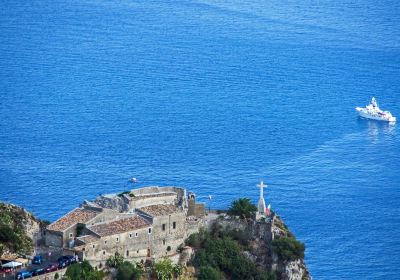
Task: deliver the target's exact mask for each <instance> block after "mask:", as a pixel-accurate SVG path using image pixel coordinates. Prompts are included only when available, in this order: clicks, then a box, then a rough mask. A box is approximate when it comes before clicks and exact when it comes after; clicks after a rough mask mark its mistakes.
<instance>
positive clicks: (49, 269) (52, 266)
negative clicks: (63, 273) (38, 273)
mask: <svg viewBox="0 0 400 280" xmlns="http://www.w3.org/2000/svg"><path fill="white" fill-rule="evenodd" d="M56 270H58V264H57V263H51V264H49V265H48V266H46V268H45V271H46V273H47V272H53V271H56Z"/></svg>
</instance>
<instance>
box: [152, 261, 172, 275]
mask: <svg viewBox="0 0 400 280" xmlns="http://www.w3.org/2000/svg"><path fill="white" fill-rule="evenodd" d="M154 268H155V271H156V275H157V279H158V280H171V279H172V278H173V276H174V268H173V266H172V261H171V260H170V259H165V258H164V259H162V260H160V261H158V262H157V263H156V264H155V265H154Z"/></svg>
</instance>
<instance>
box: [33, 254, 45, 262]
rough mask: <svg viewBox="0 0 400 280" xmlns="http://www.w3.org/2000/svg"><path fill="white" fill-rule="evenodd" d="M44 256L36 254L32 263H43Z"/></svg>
mask: <svg viewBox="0 0 400 280" xmlns="http://www.w3.org/2000/svg"><path fill="white" fill-rule="evenodd" d="M42 262H43V258H42V256H41V255H36V256H34V257H33V260H32V264H42Z"/></svg>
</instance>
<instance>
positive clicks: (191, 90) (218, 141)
mask: <svg viewBox="0 0 400 280" xmlns="http://www.w3.org/2000/svg"><path fill="white" fill-rule="evenodd" d="M0 8H1V9H0V57H1V58H0V96H1V99H0V200H3V201H7V202H12V203H15V204H18V205H21V206H23V207H26V208H27V209H29V210H30V211H33V212H34V213H35V214H36V215H38V216H39V217H40V218H43V219H48V220H52V221H53V220H55V219H57V218H58V217H60V216H61V215H63V214H64V213H65V212H67V211H69V210H71V209H72V208H74V207H76V206H77V205H78V204H79V203H80V202H82V201H83V200H84V199H93V198H95V197H96V196H97V195H99V194H104V193H115V192H121V191H124V190H127V189H129V188H131V187H140V186H145V185H179V186H184V187H187V188H188V189H189V190H191V191H194V192H195V193H196V194H197V197H198V199H199V200H200V201H204V202H206V203H207V207H211V208H226V207H228V205H229V204H230V202H231V201H232V200H234V199H236V198H239V197H250V198H251V199H252V200H253V201H254V202H256V200H257V197H258V189H257V187H256V184H257V183H258V182H259V181H261V180H263V181H264V182H266V183H267V184H268V188H267V190H266V200H267V203H271V206H272V209H274V210H275V211H276V212H277V213H278V214H280V215H281V216H282V217H283V219H284V220H285V221H286V223H287V224H288V225H289V227H290V229H291V230H292V231H293V232H294V233H295V235H296V236H297V238H298V239H300V240H301V241H303V242H304V243H305V244H306V262H307V265H308V266H309V268H310V272H311V274H312V276H313V277H314V279H399V275H400V266H399V265H398V262H399V260H400V239H399V236H400V128H399V124H395V125H389V124H387V123H379V122H375V121H368V120H362V119H359V118H358V117H357V116H356V113H355V110H354V107H356V106H365V105H366V104H367V103H368V102H369V100H370V99H371V97H372V96H375V97H376V98H377V100H378V102H379V103H380V106H381V107H382V108H383V109H388V110H390V111H391V112H392V113H393V114H394V115H395V116H397V117H398V118H400V98H399V97H400V78H399V77H400V67H399V66H400V2H398V1H392V0H389V1H372V0H360V1H333V0H327V1H285V2H284V3H283V2H282V1H276V0H272V1H243V0H224V1H221V0H199V1H191V0H187V1H147V0H146V1H133V0H132V1H128V0H121V1H100V0H79V1H75V0H71V1H8V0H3V1H1V2H0ZM130 177H136V178H137V179H138V180H139V181H140V182H139V184H137V185H135V186H132V185H131V184H130V183H129V182H128V178H130ZM209 195H212V197H213V199H212V200H211V202H210V201H208V199H207V197H208V196H209Z"/></svg>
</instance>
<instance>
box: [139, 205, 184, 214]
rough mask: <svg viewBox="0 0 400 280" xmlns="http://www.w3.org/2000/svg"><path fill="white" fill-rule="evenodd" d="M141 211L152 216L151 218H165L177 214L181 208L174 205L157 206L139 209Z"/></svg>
mask: <svg viewBox="0 0 400 280" xmlns="http://www.w3.org/2000/svg"><path fill="white" fill-rule="evenodd" d="M139 210H141V211H143V212H145V213H147V214H150V215H151V216H153V217H154V216H164V215H169V214H172V213H176V212H178V211H179V208H178V207H177V206H176V205H172V204H157V205H150V206H146V207H142V208H139Z"/></svg>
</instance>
